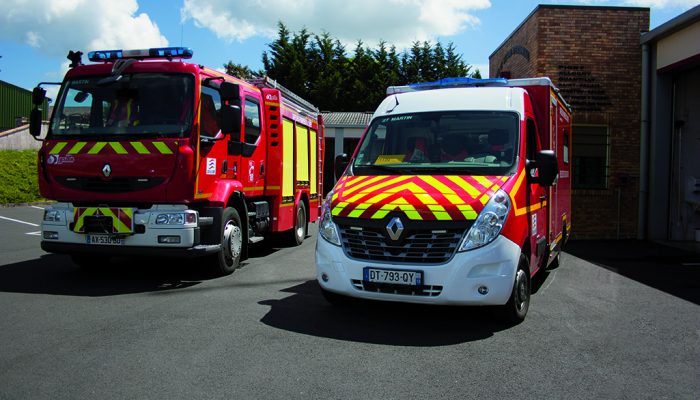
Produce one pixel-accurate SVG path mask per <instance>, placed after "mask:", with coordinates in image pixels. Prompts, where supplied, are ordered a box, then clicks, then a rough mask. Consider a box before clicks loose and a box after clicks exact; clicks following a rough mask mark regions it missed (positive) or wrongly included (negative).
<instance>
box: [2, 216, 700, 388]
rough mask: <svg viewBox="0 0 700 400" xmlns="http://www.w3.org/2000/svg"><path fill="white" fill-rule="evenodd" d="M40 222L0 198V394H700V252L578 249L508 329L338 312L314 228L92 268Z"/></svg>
mask: <svg viewBox="0 0 700 400" xmlns="http://www.w3.org/2000/svg"><path fill="white" fill-rule="evenodd" d="M41 215H42V210H41V209H39V208H31V207H12V208H0V254H2V257H1V258H0V399H29V398H31V399H75V398H99V399H123V398H149V399H151V398H168V399H192V398H206V399H218V398H221V399H231V398H240V399H249V398H250V399H258V398H259V399H290V398H294V399H297V398H298V399H330V398H343V399H377V398H381V399H405V398H431V399H443V398H444V399H454V398H479V399H482V398H521V399H522V398H526V399H527V398H533V399H535V398H536V399H542V398H547V399H550V398H554V399H557V398H566V399H591V398H605V399H612V398H615V399H617V398H630V399H639V398H653V399H657V398H660V399H663V398H668V399H697V398H698V394H699V393H700V290H699V288H700V254H698V253H694V252H684V251H681V250H678V249H675V248H672V247H667V246H663V245H659V244H655V243H648V242H637V241H622V242H618V241H586V242H583V241H580V242H572V243H570V244H569V246H568V247H567V249H566V253H565V254H564V255H563V256H562V263H561V266H560V267H559V268H557V269H554V270H550V271H547V272H546V273H544V274H542V275H541V276H539V277H537V278H536V279H535V281H534V282H533V291H534V293H533V297H532V303H531V306H530V311H529V314H528V316H527V319H526V320H525V321H524V322H523V323H521V324H519V325H516V326H509V325H507V324H504V323H502V322H501V321H499V320H498V319H497V318H496V315H495V313H494V310H492V309H490V308H466V309H464V308H456V307H425V306H420V307H419V306H414V305H397V304H385V303H358V304H357V305H355V306H354V307H349V308H341V309H339V308H334V307H332V306H330V305H329V304H327V303H326V302H325V301H324V300H323V298H322V296H321V294H320V292H319V289H318V286H317V284H316V283H315V280H314V274H315V272H314V271H315V270H314V265H313V252H314V245H315V241H316V234H317V226H316V224H311V225H310V231H311V232H310V233H311V235H310V236H309V237H308V238H307V239H306V240H305V241H304V243H303V244H302V245H301V246H300V247H293V248H292V247H284V246H281V245H279V244H278V243H277V242H273V243H267V244H265V242H262V243H260V246H256V247H255V248H254V249H253V251H252V254H251V258H250V259H249V260H247V261H246V262H245V264H244V265H243V267H242V268H241V269H239V270H237V271H236V272H234V273H233V274H232V275H230V276H226V277H216V276H213V275H211V274H210V273H209V272H207V271H206V270H205V269H203V268H202V261H201V260H194V261H189V262H188V261H183V260H167V259H148V260H138V259H114V260H112V262H111V263H110V264H109V265H106V266H104V267H103V268H100V269H97V270H96V271H90V272H85V271H82V270H80V269H78V268H77V267H75V266H74V265H73V264H72V263H71V262H70V259H69V258H68V257H66V256H62V255H52V254H47V253H44V252H42V251H41V250H40V248H39V241H40V238H39V236H38V235H37V234H36V232H37V231H38V230H39V228H38V227H37V226H35V225H38V224H39V221H40V219H41ZM17 221H20V222H17ZM32 224H34V225H32Z"/></svg>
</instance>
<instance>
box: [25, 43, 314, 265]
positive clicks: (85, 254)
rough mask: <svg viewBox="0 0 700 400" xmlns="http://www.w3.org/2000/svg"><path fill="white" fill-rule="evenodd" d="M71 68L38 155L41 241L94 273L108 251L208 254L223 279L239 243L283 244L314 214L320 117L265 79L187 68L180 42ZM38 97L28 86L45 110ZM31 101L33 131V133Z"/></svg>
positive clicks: (106, 55) (301, 232)
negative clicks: (278, 237) (280, 236)
mask: <svg viewBox="0 0 700 400" xmlns="http://www.w3.org/2000/svg"><path fill="white" fill-rule="evenodd" d="M76 54H77V53H73V52H71V55H70V57H72V58H71V60H72V61H73V64H72V67H71V69H70V70H69V71H68V73H67V74H66V76H65V78H64V81H63V82H62V83H61V88H60V91H59V93H58V96H57V99H56V101H55V102H54V104H55V106H54V110H53V114H52V117H51V121H50V124H49V130H48V134H47V137H46V139H45V140H44V142H43V145H42V147H41V150H40V151H39V155H38V164H39V167H38V169H39V186H40V190H41V194H42V196H44V197H45V198H48V199H52V200H55V201H56V203H54V204H52V205H50V206H49V207H47V208H46V211H45V214H44V220H43V223H42V229H41V230H42V242H41V247H42V249H44V250H45V251H48V252H53V253H63V254H69V255H71V256H72V258H73V260H74V261H75V262H76V263H77V264H79V265H85V266H89V265H96V264H100V263H102V262H104V261H105V260H107V259H109V258H110V257H111V256H117V255H125V256H126V255H128V256H139V255H149V256H170V257H194V256H208V259H209V260H210V261H211V265H213V266H214V267H215V268H216V269H217V270H218V272H220V273H222V274H227V273H230V272H232V271H233V270H234V269H235V268H236V267H238V265H239V263H240V261H241V260H243V259H245V258H246V257H247V251H248V245H249V244H251V243H255V242H258V241H261V240H263V238H265V237H267V236H268V235H269V234H271V233H276V232H283V233H286V234H287V236H289V239H290V241H291V242H292V244H300V243H301V242H302V241H303V240H304V238H305V237H306V235H307V226H308V223H309V222H314V221H315V220H316V219H317V217H318V214H319V211H318V210H319V196H320V194H321V193H323V192H322V187H321V184H322V182H323V179H322V178H321V177H320V176H319V175H318V174H319V172H318V171H322V170H323V168H322V165H321V163H322V160H323V158H322V157H321V156H320V155H321V154H322V151H323V149H322V147H323V122H322V119H321V117H320V114H319V112H318V109H316V107H314V106H313V105H311V104H309V103H308V102H306V101H305V100H303V99H301V98H299V97H298V96H296V95H295V94H294V93H292V92H290V91H289V90H286V89H285V88H284V87H282V86H281V85H279V84H277V82H275V81H273V80H271V79H269V78H261V79H257V80H254V81H243V80H241V79H238V78H235V77H232V76H228V75H226V74H223V73H221V72H219V71H216V70H213V69H209V68H206V67H204V66H202V65H198V64H193V63H187V62H184V61H183V59H188V58H190V57H191V56H192V50H190V49H188V48H177V47H176V48H155V49H145V50H109V51H95V52H90V53H89V59H90V61H93V62H94V63H93V64H89V65H83V64H82V62H81V60H80V56H79V55H78V56H77V58H76V57H75V56H76ZM44 96H45V90H44V89H43V88H41V85H40V86H38V87H37V88H35V90H34V99H33V100H34V104H36V105H37V106H38V105H39V104H41V101H42V100H43V98H44ZM40 124H41V116H40V113H39V110H38V107H37V108H35V109H34V110H33V111H32V115H31V117H30V131H31V133H32V135H34V136H35V137H36V136H38V134H39V128H40Z"/></svg>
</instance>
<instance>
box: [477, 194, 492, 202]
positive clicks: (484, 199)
mask: <svg viewBox="0 0 700 400" xmlns="http://www.w3.org/2000/svg"><path fill="white" fill-rule="evenodd" d="M490 198H491V195H490V194H489V193H484V195H483V196H481V198H480V199H479V201H481V204H483V205H486V203H488V202H489V199H490Z"/></svg>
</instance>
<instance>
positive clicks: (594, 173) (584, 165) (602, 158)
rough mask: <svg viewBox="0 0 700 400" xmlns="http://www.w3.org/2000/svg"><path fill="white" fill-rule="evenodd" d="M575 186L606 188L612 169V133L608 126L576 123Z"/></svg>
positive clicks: (574, 128)
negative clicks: (609, 131)
mask: <svg viewBox="0 0 700 400" xmlns="http://www.w3.org/2000/svg"><path fill="white" fill-rule="evenodd" d="M572 147H573V160H574V163H573V178H574V179H573V188H574V189H605V188H607V187H608V176H609V170H610V156H609V153H610V151H609V150H610V135H609V133H608V127H607V126H593V125H574V126H573V129H572Z"/></svg>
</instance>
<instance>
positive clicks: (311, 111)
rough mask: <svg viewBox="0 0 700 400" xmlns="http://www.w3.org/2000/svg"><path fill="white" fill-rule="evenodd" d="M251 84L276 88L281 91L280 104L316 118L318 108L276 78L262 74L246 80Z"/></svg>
mask: <svg viewBox="0 0 700 400" xmlns="http://www.w3.org/2000/svg"><path fill="white" fill-rule="evenodd" d="M248 83H250V84H251V85H255V86H257V87H259V88H268V89H277V90H279V91H280V92H282V104H283V105H285V106H286V107H288V108H291V109H293V110H295V111H298V112H300V113H301V114H303V115H305V116H307V117H309V118H311V119H313V120H316V119H317V118H318V114H319V110H318V108H316V106H314V105H313V104H311V103H309V102H308V101H306V100H304V99H302V98H301V97H299V96H298V95H297V94H295V93H294V92H292V91H291V90H289V89H287V88H286V87H284V86H282V85H280V84H279V83H278V82H277V81H276V80H274V79H272V78H270V77H269V76H264V77H261V78H254V79H251V80H249V81H248Z"/></svg>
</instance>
